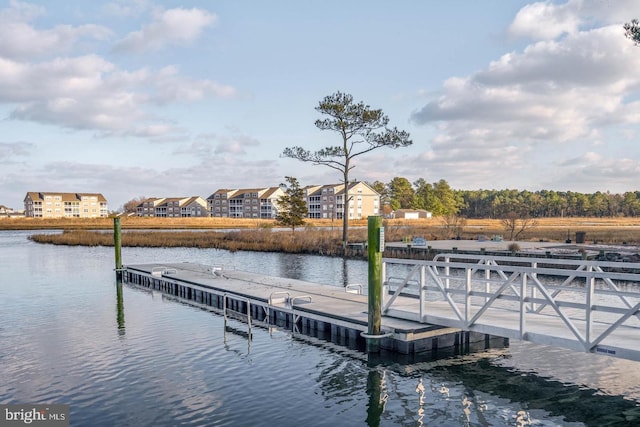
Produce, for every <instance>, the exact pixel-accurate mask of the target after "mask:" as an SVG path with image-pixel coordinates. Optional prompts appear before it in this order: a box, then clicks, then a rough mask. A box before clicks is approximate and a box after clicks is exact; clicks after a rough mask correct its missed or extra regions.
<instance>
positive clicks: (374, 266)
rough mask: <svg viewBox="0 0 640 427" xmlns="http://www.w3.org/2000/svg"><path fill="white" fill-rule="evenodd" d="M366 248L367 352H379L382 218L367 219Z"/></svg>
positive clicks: (382, 245)
mask: <svg viewBox="0 0 640 427" xmlns="http://www.w3.org/2000/svg"><path fill="white" fill-rule="evenodd" d="M367 244H368V246H367V248H368V255H369V319H368V320H369V327H368V330H367V335H369V336H371V338H367V351H368V352H370V353H377V352H378V351H380V338H379V337H378V338H373V337H376V336H380V325H381V323H382V251H383V250H384V228H382V217H379V216H370V217H369V219H368V239H367Z"/></svg>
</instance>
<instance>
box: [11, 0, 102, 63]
mask: <svg viewBox="0 0 640 427" xmlns="http://www.w3.org/2000/svg"><path fill="white" fill-rule="evenodd" d="M44 13H45V11H44V8H41V7H36V6H33V5H30V4H26V3H20V2H16V1H13V2H11V6H10V8H8V9H5V10H2V11H0V57H4V58H11V59H28V58H35V57H40V56H45V55H47V56H50V55H52V54H56V53H63V52H69V51H71V50H72V48H73V47H74V46H76V44H77V42H78V41H79V40H81V39H83V38H92V39H96V40H106V39H108V38H110V37H111V36H112V32H111V30H109V29H108V28H106V27H103V26H101V25H93V24H88V25H80V26H71V25H58V26H56V27H54V28H51V29H48V30H38V29H36V28H34V27H33V26H32V25H30V24H29V22H30V21H32V20H33V19H34V18H36V17H37V16H39V15H41V14H44Z"/></svg>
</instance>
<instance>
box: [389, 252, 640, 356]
mask: <svg viewBox="0 0 640 427" xmlns="http://www.w3.org/2000/svg"><path fill="white" fill-rule="evenodd" d="M382 276H383V281H384V289H385V292H384V298H383V307H382V313H383V315H385V316H389V317H395V318H400V319H406V320H413V321H418V322H421V323H426V324H432V325H440V326H447V327H452V328H459V329H461V330H464V331H472V332H480V333H484V334H490V335H495V336H502V337H505V338H511V339H518V340H523V341H530V342H534V343H538V344H545V345H553V346H560V347H565V348H569V349H572V350H578V351H584V352H589V353H598V354H604V355H609V356H613V357H619V358H623V359H629V360H636V361H640V264H638V263H627V262H599V261H587V260H565V259H551V258H520V257H509V256H489V255H472V254H455V253H450V254H440V255H438V256H436V257H435V258H434V259H433V260H432V261H423V260H409V259H396V258H383V273H382Z"/></svg>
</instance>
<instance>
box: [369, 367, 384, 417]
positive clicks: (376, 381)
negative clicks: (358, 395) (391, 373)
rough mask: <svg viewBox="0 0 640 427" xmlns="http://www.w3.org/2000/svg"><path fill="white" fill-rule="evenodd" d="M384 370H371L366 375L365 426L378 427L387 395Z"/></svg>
mask: <svg viewBox="0 0 640 427" xmlns="http://www.w3.org/2000/svg"><path fill="white" fill-rule="evenodd" d="M385 374H386V372H385V370H382V369H377V368H373V369H370V370H369V374H368V375H367V395H368V396H369V402H368V404H367V426H369V427H378V426H379V425H380V417H381V415H382V413H383V412H384V407H385V405H386V404H387V400H388V399H389V395H388V394H387V393H386V384H385V382H386V381H385V376H386V375H385Z"/></svg>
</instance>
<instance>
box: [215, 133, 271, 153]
mask: <svg viewBox="0 0 640 427" xmlns="http://www.w3.org/2000/svg"><path fill="white" fill-rule="evenodd" d="M219 141H220V142H219V143H218V145H217V146H216V149H215V154H222V153H227V154H234V155H237V154H246V152H247V151H246V149H247V148H249V147H258V146H259V145H260V142H259V141H258V140H257V139H255V138H252V137H250V136H247V135H231V136H226V137H222V138H219Z"/></svg>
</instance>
